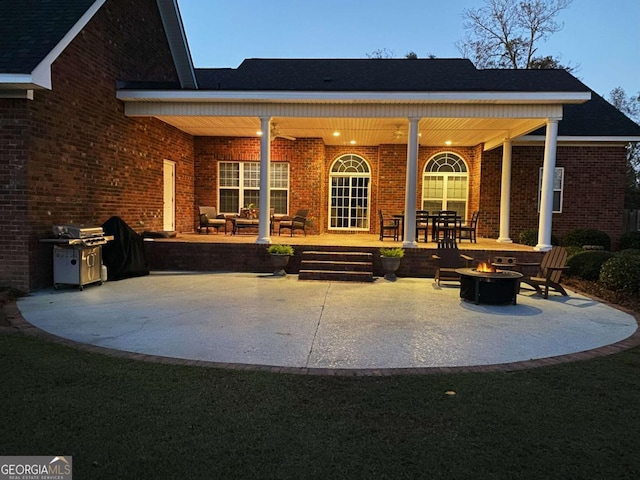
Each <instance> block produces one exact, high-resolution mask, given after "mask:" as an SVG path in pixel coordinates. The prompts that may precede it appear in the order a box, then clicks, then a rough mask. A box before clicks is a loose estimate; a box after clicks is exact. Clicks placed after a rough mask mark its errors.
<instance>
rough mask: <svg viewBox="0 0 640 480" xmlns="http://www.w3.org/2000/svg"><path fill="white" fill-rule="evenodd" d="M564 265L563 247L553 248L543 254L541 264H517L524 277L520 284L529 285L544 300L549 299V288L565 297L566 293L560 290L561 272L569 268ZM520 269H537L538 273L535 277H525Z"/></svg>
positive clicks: (564, 253)
mask: <svg viewBox="0 0 640 480" xmlns="http://www.w3.org/2000/svg"><path fill="white" fill-rule="evenodd" d="M566 264H567V251H566V250H565V249H564V248H563V247H553V248H552V249H551V250H549V251H548V252H547V253H545V254H544V257H542V262H541V263H518V264H517V265H518V266H519V267H520V272H521V273H523V274H524V275H525V276H524V277H522V280H520V282H521V283H526V284H528V285H531V286H532V287H533V288H535V290H536V291H537V292H538V293H540V294H541V295H542V296H543V297H544V298H549V289H550V288H552V289H553V290H555V291H557V292H558V293H561V294H562V295H564V296H565V297H566V296H567V292H566V291H565V289H564V288H562V285H560V277H561V276H562V272H564V271H565V270H567V269H568V268H569V267H567V266H566ZM522 267H525V268H526V267H538V271H537V273H536V274H535V275H532V276H526V272H524V271H523V268H522ZM542 287H544V292H543V291H542Z"/></svg>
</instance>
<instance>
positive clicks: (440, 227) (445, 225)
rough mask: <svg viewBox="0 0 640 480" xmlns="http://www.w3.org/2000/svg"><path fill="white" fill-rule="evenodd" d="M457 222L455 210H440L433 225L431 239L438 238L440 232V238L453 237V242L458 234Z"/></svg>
mask: <svg viewBox="0 0 640 480" xmlns="http://www.w3.org/2000/svg"><path fill="white" fill-rule="evenodd" d="M459 222H460V217H459V216H458V213H457V212H456V211H455V210H440V211H439V212H438V218H436V220H435V222H434V225H433V230H434V231H433V240H434V241H438V240H440V234H442V238H453V241H454V242H455V241H456V238H457V236H458V226H459Z"/></svg>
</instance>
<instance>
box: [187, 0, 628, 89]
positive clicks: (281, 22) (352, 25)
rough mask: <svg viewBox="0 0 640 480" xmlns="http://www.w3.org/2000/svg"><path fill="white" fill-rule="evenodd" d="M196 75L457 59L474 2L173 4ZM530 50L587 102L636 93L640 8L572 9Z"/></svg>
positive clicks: (208, 0) (583, 5)
mask: <svg viewBox="0 0 640 480" xmlns="http://www.w3.org/2000/svg"><path fill="white" fill-rule="evenodd" d="M178 5H179V8H180V12H181V15H182V20H183V23H184V26H185V30H186V34H187V40H188V42H189V47H190V50H191V55H192V58H193V63H194V65H195V67H196V68H211V67H216V68H217V67H228V68H237V67H238V66H239V65H240V64H241V63H242V61H243V60H244V59H246V58H367V54H371V53H373V52H374V51H376V50H381V49H386V50H389V51H391V52H393V56H394V57H398V58H402V57H404V56H405V55H406V54H407V53H408V52H411V51H413V52H415V53H416V54H417V55H418V57H419V58H426V57H428V56H429V55H435V56H436V57H438V58H459V57H461V54H460V52H459V51H458V49H457V48H456V46H455V44H456V42H457V41H459V40H462V39H463V38H464V35H465V29H464V25H463V23H464V21H463V19H462V16H461V15H462V12H463V10H464V9H465V8H473V9H476V8H479V7H481V6H482V5H484V2H483V0H445V1H441V0H386V1H381V0H271V1H266V0H236V1H223V0H178ZM557 20H558V21H559V22H562V23H563V24H564V27H563V29H562V30H561V31H560V32H558V33H555V34H553V35H552V36H551V37H550V38H549V39H548V40H547V41H546V42H544V43H540V44H539V52H540V54H542V55H552V56H554V57H555V58H558V59H559V60H560V62H561V63H562V64H564V65H570V66H572V67H574V68H575V70H574V71H573V74H574V75H575V76H576V77H578V78H579V79H580V80H581V81H582V82H583V83H585V84H586V85H587V86H589V87H590V88H591V89H592V90H594V91H595V92H596V93H598V94H600V95H601V96H603V97H605V98H607V99H608V98H609V93H610V92H611V90H612V89H614V88H616V87H622V88H624V90H625V91H626V93H627V95H636V94H638V93H640V0H573V3H572V4H571V5H570V7H569V8H568V9H566V10H563V11H561V13H560V15H559V16H558V17H557Z"/></svg>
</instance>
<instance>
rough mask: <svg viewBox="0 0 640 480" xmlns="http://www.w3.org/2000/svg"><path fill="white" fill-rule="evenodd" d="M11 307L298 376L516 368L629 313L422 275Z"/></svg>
mask: <svg viewBox="0 0 640 480" xmlns="http://www.w3.org/2000/svg"><path fill="white" fill-rule="evenodd" d="M17 306H18V308H19V310H20V312H21V314H22V316H23V317H24V319H25V320H26V321H27V322H29V323H30V324H32V325H34V326H35V327H37V328H39V329H42V330H44V331H45V332H49V333H50V334H53V335H56V336H59V337H62V338H65V339H69V340H71V341H73V342H79V343H81V344H87V345H93V346H95V347H98V349H101V348H107V349H114V350H118V351H124V352H134V353H137V354H144V355H151V356H157V357H159V358H160V360H162V358H164V357H168V358H173V359H182V360H184V361H185V363H189V364H203V363H206V364H209V362H213V365H215V366H234V367H236V368H253V366H256V368H270V369H272V370H276V371H292V372H304V373H313V372H316V373H329V374H331V373H332V372H338V371H342V372H344V371H347V372H348V371H353V372H356V371H368V372H373V373H381V372H387V374H388V373H394V372H401V371H411V372H413V371H415V372H418V373H419V372H420V371H428V370H430V369H434V368H435V369H449V368H454V369H455V368H460V367H462V368H463V369H464V368H469V369H474V368H479V367H482V366H492V365H508V366H509V367H510V368H513V369H517V368H526V366H527V365H530V364H531V361H532V360H533V361H534V362H535V361H536V360H538V359H549V358H566V356H571V355H573V354H577V355H578V356H577V357H576V358H580V355H581V354H580V353H578V352H585V351H590V350H593V349H601V348H603V347H606V346H609V345H615V344H617V343H618V342H623V343H624V342H625V341H626V340H625V339H629V337H633V338H636V339H637V337H638V335H637V333H636V330H637V327H638V325H637V322H636V319H635V318H634V316H632V315H630V314H627V313H624V312H622V311H620V310H617V309H614V308H612V307H609V306H606V305H603V304H601V303H598V302H597V301H594V300H591V299H589V298H587V297H584V296H582V295H579V294H576V293H573V292H570V296H569V297H562V296H560V295H557V294H553V295H551V296H550V298H549V299H548V300H544V299H543V298H542V297H541V296H539V295H535V294H534V293H533V292H532V291H526V292H525V291H524V290H523V291H522V294H520V295H519V296H518V304H517V305H493V306H492V305H475V304H473V303H468V302H466V301H462V300H460V298H459V288H458V286H457V285H456V284H454V283H452V284H451V285H450V286H444V285H443V286H442V287H438V286H436V284H435V283H434V281H433V279H430V278H399V279H398V280H397V281H396V282H389V281H386V280H384V279H377V280H376V281H375V282H374V283H345V282H308V281H298V279H297V276H296V275H288V276H286V277H282V278H278V277H273V276H271V275H268V274H255V273H203V272H197V273H194V272H152V274H151V275H149V276H145V277H138V278H130V279H126V280H120V281H117V282H107V283H105V284H104V285H102V286H99V285H97V284H95V285H88V286H86V287H85V289H84V291H82V292H81V291H79V290H78V289H77V288H71V287H70V288H68V289H62V290H57V291H56V290H53V289H47V290H42V291H39V292H36V293H33V294H30V295H28V296H26V297H23V298H20V299H19V300H18V302H17ZM634 341H635V340H634ZM134 356H135V355H134ZM521 362H522V363H521ZM542 362H543V363H544V362H545V361H544V360H543V361H542ZM551 363H553V362H551ZM258 366H260V367H258Z"/></svg>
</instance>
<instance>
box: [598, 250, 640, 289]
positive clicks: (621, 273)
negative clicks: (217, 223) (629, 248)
mask: <svg viewBox="0 0 640 480" xmlns="http://www.w3.org/2000/svg"><path fill="white" fill-rule="evenodd" d="M600 281H601V282H602V283H603V284H604V286H605V287H607V288H609V289H611V290H615V291H622V292H625V293H631V294H635V293H640V255H616V256H614V257H613V258H610V259H609V260H607V261H606V262H605V263H604V265H602V269H601V270H600Z"/></svg>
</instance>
